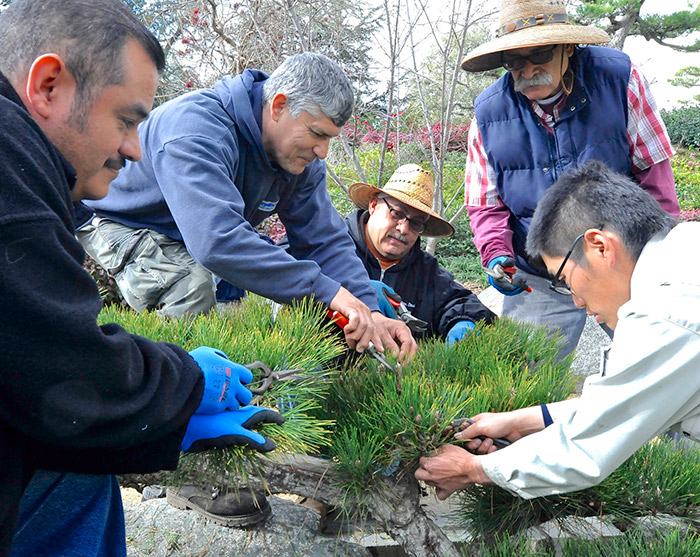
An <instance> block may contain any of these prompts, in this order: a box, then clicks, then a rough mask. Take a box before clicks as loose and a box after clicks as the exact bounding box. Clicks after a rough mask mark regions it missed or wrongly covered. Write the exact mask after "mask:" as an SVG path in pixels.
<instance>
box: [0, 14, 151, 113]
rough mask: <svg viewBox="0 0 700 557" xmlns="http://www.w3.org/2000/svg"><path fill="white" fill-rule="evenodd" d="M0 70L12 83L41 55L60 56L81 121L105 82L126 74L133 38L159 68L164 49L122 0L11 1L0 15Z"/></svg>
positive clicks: (118, 81)
mask: <svg viewBox="0 0 700 557" xmlns="http://www.w3.org/2000/svg"><path fill="white" fill-rule="evenodd" d="M0 37H2V41H0V71H1V72H2V73H3V74H5V76H6V77H7V78H8V79H9V80H10V82H12V83H16V82H17V81H18V80H20V79H22V77H23V76H24V75H25V74H26V73H27V72H28V71H29V68H30V67H31V65H32V63H33V62H34V60H36V58H38V57H39V56H41V55H42V54H46V53H49V52H54V53H56V54H58V55H60V56H61V57H62V58H63V60H64V62H65V63H66V67H67V68H68V70H69V71H70V72H71V74H73V77H74V78H75V81H76V90H77V91H76V100H75V103H74V106H73V113H72V114H71V118H72V119H74V120H75V121H76V122H79V123H80V122H82V123H84V119H85V117H86V115H87V113H88V112H89V111H90V109H91V108H92V103H93V102H94V100H95V98H96V97H97V95H98V94H99V93H100V92H101V91H102V89H103V88H104V87H107V86H109V85H121V84H122V83H123V82H124V79H125V71H124V67H123V63H122V54H123V52H124V48H125V46H126V44H127V42H128V41H129V40H132V39H133V40H136V41H137V42H138V43H139V44H140V45H141V46H142V47H143V49H144V50H145V51H146V53H147V54H148V55H149V57H150V58H151V60H153V63H154V65H155V66H156V68H157V69H158V71H162V70H163V68H164V67H165V56H164V54H163V49H162V48H161V46H160V44H159V43H158V39H156V38H155V37H154V36H153V34H152V33H151V32H150V31H149V30H148V29H146V27H145V26H144V25H143V23H141V22H140V21H139V19H138V18H137V17H136V16H135V15H134V13H133V12H132V11H131V10H130V9H129V8H128V7H127V6H126V5H125V4H124V3H123V2H122V1H121V0H15V1H14V2H12V4H10V6H9V7H8V8H7V9H6V10H5V11H4V12H2V13H1V14H0Z"/></svg>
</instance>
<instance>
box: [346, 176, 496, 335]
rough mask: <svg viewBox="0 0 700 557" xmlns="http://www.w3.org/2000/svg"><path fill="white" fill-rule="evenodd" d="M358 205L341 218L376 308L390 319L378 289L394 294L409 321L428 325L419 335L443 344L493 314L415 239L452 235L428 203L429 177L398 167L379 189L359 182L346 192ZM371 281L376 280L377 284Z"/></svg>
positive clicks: (449, 225)
mask: <svg viewBox="0 0 700 557" xmlns="http://www.w3.org/2000/svg"><path fill="white" fill-rule="evenodd" d="M349 193H350V197H351V199H352V200H353V202H354V203H355V204H356V205H357V206H358V207H360V210H359V211H356V212H354V213H352V214H350V215H349V216H348V217H347V218H346V223H347V225H348V229H349V230H350V236H351V237H352V239H353V240H354V241H355V247H356V250H357V255H358V256H359V257H360V259H361V260H362V262H363V263H364V265H365V268H366V269H367V272H368V273H369V276H370V278H371V279H373V282H374V284H375V286H376V287H377V291H378V294H379V305H380V308H382V310H383V311H385V314H386V315H388V316H391V315H392V314H393V308H392V306H391V304H390V303H389V301H388V300H386V299H382V298H383V294H382V291H383V287H384V286H389V287H390V288H392V289H393V290H394V291H395V292H396V293H398V294H399V295H400V296H401V298H402V300H403V301H404V303H405V304H406V306H407V309H408V310H409V311H410V312H411V314H413V316H414V317H416V318H418V319H421V320H423V321H425V322H426V323H427V330H426V331H425V332H424V333H416V332H415V331H414V336H417V337H420V336H422V335H439V336H442V337H444V338H446V340H447V342H448V343H450V344H451V343H453V342H455V341H457V340H460V339H461V338H462V337H463V336H464V335H465V334H468V333H469V332H470V331H471V330H472V329H474V326H475V322H476V321H481V320H485V321H486V322H487V323H490V322H491V321H492V320H493V319H494V317H495V315H494V314H493V313H492V312H491V311H490V310H489V309H488V308H487V307H486V306H484V305H483V304H482V303H481V301H480V300H479V298H478V297H477V296H476V295H475V294H474V293H473V292H472V291H471V290H468V289H466V288H464V287H463V286H462V285H461V284H459V283H458V282H457V281H455V278H454V276H453V275H452V274H451V273H449V272H448V271H447V270H446V269H444V268H443V267H441V266H440V264H439V263H438V261H437V259H435V258H434V257H433V256H432V255H430V254H429V253H426V252H425V251H423V250H422V249H421V247H420V242H418V238H419V236H431V237H437V238H443V237H448V236H452V234H454V228H453V227H452V225H451V224H450V223H448V222H447V221H446V220H444V219H442V218H441V217H440V216H439V215H438V214H437V213H435V211H433V209H432V207H431V205H432V201H433V177H432V175H431V174H430V172H427V171H426V170H423V169H422V168H421V167H420V166H418V165H415V164H406V165H403V166H400V167H399V168H398V169H397V170H396V172H394V174H392V176H391V178H389V181H388V182H387V183H386V184H385V185H384V187H383V188H381V189H380V188H377V187H375V186H371V185H369V184H364V183H362V182H359V183H357V184H353V185H352V186H350V188H349ZM375 281H380V282H379V283H377V282H375ZM384 297H385V296H384Z"/></svg>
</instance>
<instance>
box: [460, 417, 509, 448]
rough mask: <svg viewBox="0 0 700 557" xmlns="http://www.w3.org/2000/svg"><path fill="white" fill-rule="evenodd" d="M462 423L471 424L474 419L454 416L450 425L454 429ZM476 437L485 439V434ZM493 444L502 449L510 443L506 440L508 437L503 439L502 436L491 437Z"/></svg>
mask: <svg viewBox="0 0 700 557" xmlns="http://www.w3.org/2000/svg"><path fill="white" fill-rule="evenodd" d="M464 423H468V424H469V425H472V424H473V423H474V420H472V419H471V418H455V419H454V420H452V424H450V425H452V427H453V428H454V429H456V430H460V429H461V428H462V425H463V424H464ZM477 439H482V440H483V439H486V436H485V435H479V436H478V437H477ZM493 444H494V445H496V447H498V448H499V449H503V448H505V447H507V446H509V445H510V444H511V443H510V441H508V439H505V438H504V437H495V438H493Z"/></svg>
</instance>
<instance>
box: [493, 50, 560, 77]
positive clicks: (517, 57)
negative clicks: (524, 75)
mask: <svg viewBox="0 0 700 557" xmlns="http://www.w3.org/2000/svg"><path fill="white" fill-rule="evenodd" d="M558 46H559V45H558V44H555V45H554V46H548V47H544V48H538V49H537V50H533V51H532V52H531V53H530V54H526V55H522V54H514V53H513V52H510V51H508V50H504V51H503V52H502V53H501V65H502V66H503V67H504V68H505V69H506V70H508V71H513V70H522V69H523V68H524V67H525V62H530V63H532V64H535V65H536V66H537V65H539V64H546V63H547V62H551V61H552V58H554V51H555V50H556V49H557V47H558Z"/></svg>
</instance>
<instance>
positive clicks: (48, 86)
mask: <svg viewBox="0 0 700 557" xmlns="http://www.w3.org/2000/svg"><path fill="white" fill-rule="evenodd" d="M25 94H26V101H27V104H28V106H27V108H28V109H29V110H30V111H31V112H32V113H34V114H35V115H37V116H39V117H41V118H50V117H51V115H52V114H53V113H54V111H55V110H56V109H57V108H58V106H59V104H61V103H62V101H64V99H65V98H66V96H67V95H70V96H71V102H72V96H73V94H74V80H73V77H72V76H71V75H70V72H69V71H68V68H67V67H66V64H65V62H64V61H63V58H61V56H59V55H58V54H43V55H41V56H39V57H38V58H37V59H36V60H34V62H33V63H32V65H31V67H30V68H29V73H28V74H27V83H26V88H25Z"/></svg>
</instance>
